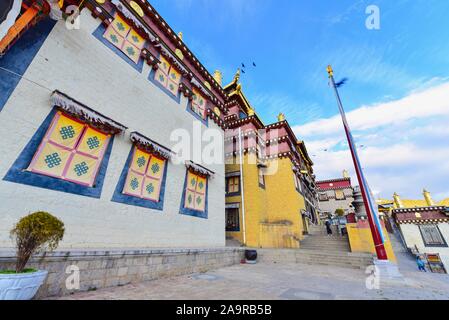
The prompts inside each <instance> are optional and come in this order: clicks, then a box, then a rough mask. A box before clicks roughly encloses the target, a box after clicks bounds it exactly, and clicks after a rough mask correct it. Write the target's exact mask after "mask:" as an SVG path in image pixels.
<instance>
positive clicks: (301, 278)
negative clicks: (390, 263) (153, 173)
mask: <svg viewBox="0 0 449 320" xmlns="http://www.w3.org/2000/svg"><path fill="white" fill-rule="evenodd" d="M399 258H400V261H401V263H400V271H401V273H402V274H403V276H404V280H402V281H399V282H397V281H388V282H385V281H381V283H380V288H379V289H378V290H376V289H374V290H368V289H367V288H366V284H365V283H366V277H367V276H368V275H367V274H365V272H364V270H354V269H348V268H341V267H332V266H318V265H303V264H273V263H259V264H255V265H245V264H243V265H234V266H231V267H226V268H222V269H218V270H216V271H211V272H207V273H204V274H195V275H190V276H180V277H174V278H168V279H159V280H154V281H149V282H142V283H139V284H131V285H126V286H123V287H115V288H110V289H102V290H98V291H91V292H83V293H76V294H74V295H71V296H67V297H63V298H59V299H69V300H85V299H95V300H103V299H112V300H117V299H119V300H121V299H125V300H165V299H170V300H184V299H187V300H208V299H216V300H259V299H260V300H276V299H291V300H308V299H313V300H315V299H326V300H328V299H330V300H334V299H338V300H345V299H357V300H365V299H380V300H390V299H394V300H396V299H399V300H406V299H432V300H433V299H438V300H441V299H449V275H441V274H431V273H421V272H418V271H417V270H416V268H415V265H414V262H413V261H412V260H410V259H408V258H407V257H405V256H404V257H399Z"/></svg>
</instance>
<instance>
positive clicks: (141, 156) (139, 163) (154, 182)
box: [123, 147, 166, 202]
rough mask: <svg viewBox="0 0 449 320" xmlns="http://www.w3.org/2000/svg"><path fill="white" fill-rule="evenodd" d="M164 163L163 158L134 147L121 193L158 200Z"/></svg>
mask: <svg viewBox="0 0 449 320" xmlns="http://www.w3.org/2000/svg"><path fill="white" fill-rule="evenodd" d="M165 165H166V160H165V159H162V158H160V157H157V156H155V155H153V154H150V153H148V152H145V151H143V150H140V149H139V148H137V147H134V154H133V156H132V161H131V164H130V166H129V170H128V175H127V178H126V182H125V185H124V188H123V193H124V194H126V195H128V196H133V197H137V198H141V199H146V200H151V201H154V202H159V201H160V194H161V185H162V180H163V174H164V168H165Z"/></svg>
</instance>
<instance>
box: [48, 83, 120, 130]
mask: <svg viewBox="0 0 449 320" xmlns="http://www.w3.org/2000/svg"><path fill="white" fill-rule="evenodd" d="M50 99H51V105H52V107H59V108H60V109H62V110H64V111H65V112H67V113H68V114H70V115H72V116H74V117H75V118H78V119H80V120H81V121H83V122H87V123H89V124H90V125H92V126H93V127H96V128H97V129H99V130H101V131H103V132H105V133H109V134H117V133H121V132H123V131H125V130H126V129H128V128H127V127H125V126H124V125H122V124H120V123H118V122H116V121H114V120H112V119H110V118H108V117H106V116H104V115H102V114H101V113H98V112H96V111H94V110H92V109H91V108H89V107H87V106H85V105H83V104H82V103H80V102H78V101H76V100H75V99H72V98H70V97H69V96H67V95H66V94H64V93H62V92H59V91H57V90H56V91H54V92H53V94H52V95H51V98H50Z"/></svg>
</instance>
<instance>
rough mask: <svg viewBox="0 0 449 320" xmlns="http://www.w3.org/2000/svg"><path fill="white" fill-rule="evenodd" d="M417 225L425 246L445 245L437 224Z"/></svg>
mask: <svg viewBox="0 0 449 320" xmlns="http://www.w3.org/2000/svg"><path fill="white" fill-rule="evenodd" d="M418 227H419V231H420V233H421V237H422V240H423V243H424V245H425V246H426V247H447V243H446V241H445V240H444V237H443V235H442V234H441V231H440V228H438V226H437V225H435V224H422V225H418Z"/></svg>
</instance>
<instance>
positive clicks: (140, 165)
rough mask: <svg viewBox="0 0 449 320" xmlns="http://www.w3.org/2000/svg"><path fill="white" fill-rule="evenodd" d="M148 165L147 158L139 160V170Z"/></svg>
mask: <svg viewBox="0 0 449 320" xmlns="http://www.w3.org/2000/svg"><path fill="white" fill-rule="evenodd" d="M146 163H147V161H146V160H145V157H140V158H139V159H137V165H138V166H139V168H142V167H143V166H144V165H145V164H146Z"/></svg>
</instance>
